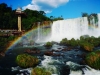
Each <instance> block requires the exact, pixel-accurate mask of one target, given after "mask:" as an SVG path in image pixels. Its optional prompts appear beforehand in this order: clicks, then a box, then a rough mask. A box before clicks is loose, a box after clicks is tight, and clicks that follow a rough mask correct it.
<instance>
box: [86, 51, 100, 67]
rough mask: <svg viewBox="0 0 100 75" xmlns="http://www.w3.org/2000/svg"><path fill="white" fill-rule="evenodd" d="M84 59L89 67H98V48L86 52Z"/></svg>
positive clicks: (99, 60) (99, 64) (99, 53)
mask: <svg viewBox="0 0 100 75" xmlns="http://www.w3.org/2000/svg"><path fill="white" fill-rule="evenodd" d="M85 61H86V63H87V64H88V65H89V66H90V67H92V68H95V69H100V50H98V51H94V52H91V53H89V54H87V56H86V58H85Z"/></svg>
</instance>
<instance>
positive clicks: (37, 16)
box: [0, 3, 51, 30]
mask: <svg viewBox="0 0 100 75" xmlns="http://www.w3.org/2000/svg"><path fill="white" fill-rule="evenodd" d="M16 9H17V8H16ZM15 12H16V10H12V7H8V6H7V4H5V3H1V4H0V28H1V29H18V27H17V15H16V14H15ZM23 12H24V13H25V15H24V16H22V29H23V30H29V29H31V28H32V26H33V23H34V22H42V21H50V20H51V19H50V18H49V17H47V16H46V15H45V12H44V11H36V10H30V9H26V10H24V11H23Z"/></svg>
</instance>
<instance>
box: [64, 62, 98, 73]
mask: <svg viewBox="0 0 100 75" xmlns="http://www.w3.org/2000/svg"><path fill="white" fill-rule="evenodd" d="M66 65H69V66H70V69H71V70H70V74H69V75H100V70H95V69H93V68H91V67H89V66H87V65H79V64H76V63H74V62H71V61H68V62H66ZM82 66H86V68H82V70H83V72H84V74H82V70H80V68H81V67H82ZM73 68H79V70H77V71H73V70H72V69H73Z"/></svg>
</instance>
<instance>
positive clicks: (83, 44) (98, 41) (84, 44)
mask: <svg viewBox="0 0 100 75" xmlns="http://www.w3.org/2000/svg"><path fill="white" fill-rule="evenodd" d="M60 44H61V45H65V46H72V47H76V46H79V47H80V48H81V49H83V50H85V51H93V50H94V48H95V47H97V46H100V37H98V38H95V37H93V36H91V37H89V36H88V35H85V36H81V37H80V40H75V39H74V38H72V39H71V40H67V38H64V39H62V40H61V41H60Z"/></svg>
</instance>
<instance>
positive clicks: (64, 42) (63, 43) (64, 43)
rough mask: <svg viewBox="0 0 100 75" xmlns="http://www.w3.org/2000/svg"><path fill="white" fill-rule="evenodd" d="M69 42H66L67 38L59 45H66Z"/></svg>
mask: <svg viewBox="0 0 100 75" xmlns="http://www.w3.org/2000/svg"><path fill="white" fill-rule="evenodd" d="M68 43H69V41H68V40H67V38H64V39H62V40H61V41H60V44H61V45H68Z"/></svg>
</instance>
